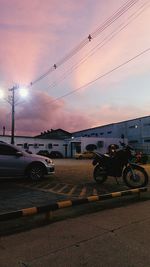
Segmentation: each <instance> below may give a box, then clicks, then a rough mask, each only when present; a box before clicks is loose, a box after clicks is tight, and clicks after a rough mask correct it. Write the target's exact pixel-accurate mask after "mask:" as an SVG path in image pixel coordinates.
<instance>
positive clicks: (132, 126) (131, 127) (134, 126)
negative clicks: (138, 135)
mask: <svg viewBox="0 0 150 267" xmlns="http://www.w3.org/2000/svg"><path fill="white" fill-rule="evenodd" d="M129 128H130V129H133V128H138V126H137V125H131V126H129Z"/></svg>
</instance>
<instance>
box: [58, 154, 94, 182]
mask: <svg viewBox="0 0 150 267" xmlns="http://www.w3.org/2000/svg"><path fill="white" fill-rule="evenodd" d="M53 162H54V163H55V174H54V175H53V179H54V180H55V181H59V182H64V183H71V184H79V183H84V182H91V181H93V169H94V167H93V165H92V160H87V159H84V160H76V159H54V160H53Z"/></svg>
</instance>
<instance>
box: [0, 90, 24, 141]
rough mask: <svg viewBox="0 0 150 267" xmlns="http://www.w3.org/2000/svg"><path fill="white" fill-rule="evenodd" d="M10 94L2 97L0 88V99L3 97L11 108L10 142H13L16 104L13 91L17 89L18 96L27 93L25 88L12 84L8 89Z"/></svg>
mask: <svg viewBox="0 0 150 267" xmlns="http://www.w3.org/2000/svg"><path fill="white" fill-rule="evenodd" d="M8 90H9V91H10V92H11V93H12V95H11V96H9V97H8V99H5V98H4V93H3V91H2V90H0V99H5V100H6V101H7V102H8V103H9V104H10V105H11V108H12V113H11V116H12V119H11V144H14V132H15V104H18V103H17V102H16V99H15V92H16V90H19V93H20V96H22V97H26V96H27V95H28V92H27V89H26V88H19V86H13V87H12V88H11V89H8Z"/></svg>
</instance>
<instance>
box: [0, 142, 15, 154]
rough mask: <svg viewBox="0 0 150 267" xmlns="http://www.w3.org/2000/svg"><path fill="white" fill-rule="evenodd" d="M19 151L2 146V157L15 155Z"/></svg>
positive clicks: (0, 147) (0, 148)
mask: <svg viewBox="0 0 150 267" xmlns="http://www.w3.org/2000/svg"><path fill="white" fill-rule="evenodd" d="M16 152H17V150H16V149H15V148H13V147H10V146H7V145H0V155H9V156H10V155H11V156H12V155H15V154H16Z"/></svg>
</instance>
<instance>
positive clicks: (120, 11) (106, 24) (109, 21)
mask: <svg viewBox="0 0 150 267" xmlns="http://www.w3.org/2000/svg"><path fill="white" fill-rule="evenodd" d="M138 1H139V0H130V1H127V2H126V3H125V4H123V5H122V6H121V7H120V8H119V9H118V10H117V11H116V12H114V13H113V15H112V16H110V17H109V18H108V19H107V20H106V21H105V22H104V23H103V24H102V25H101V26H100V27H98V28H97V29H96V30H95V31H94V32H93V33H91V34H89V36H88V38H85V39H84V40H83V41H82V42H81V43H80V44H79V45H78V46H77V47H75V48H74V49H73V50H72V51H71V52H70V53H69V54H68V55H66V56H65V57H64V58H62V59H61V60H60V61H58V62H57V63H55V64H54V65H53V66H52V67H50V68H49V69H48V70H47V71H46V72H45V73H44V74H42V75H41V76H40V77H38V78H37V79H35V80H34V81H32V82H31V83H30V85H29V86H33V85H34V84H35V83H37V82H39V81H40V80H42V79H43V78H45V77H46V76H48V75H49V74H50V73H51V72H53V71H54V70H55V69H56V68H58V67H59V66H61V65H62V64H64V63H65V62H66V61H68V60H69V59H70V58H71V57H73V56H74V55H75V54H76V53H78V52H79V51H80V50H81V49H82V48H83V47H84V46H85V45H87V44H88V43H89V41H91V39H92V38H95V37H97V36H98V35H99V34H100V33H101V32H102V31H104V30H105V29H106V28H107V27H109V26H110V25H111V24H112V23H113V22H115V21H116V20H117V19H118V18H119V17H120V16H122V15H123V14H124V13H125V12H127V11H128V10H129V9H130V8H131V7H132V6H133V5H135V4H136V3H137V2H138Z"/></svg>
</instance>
